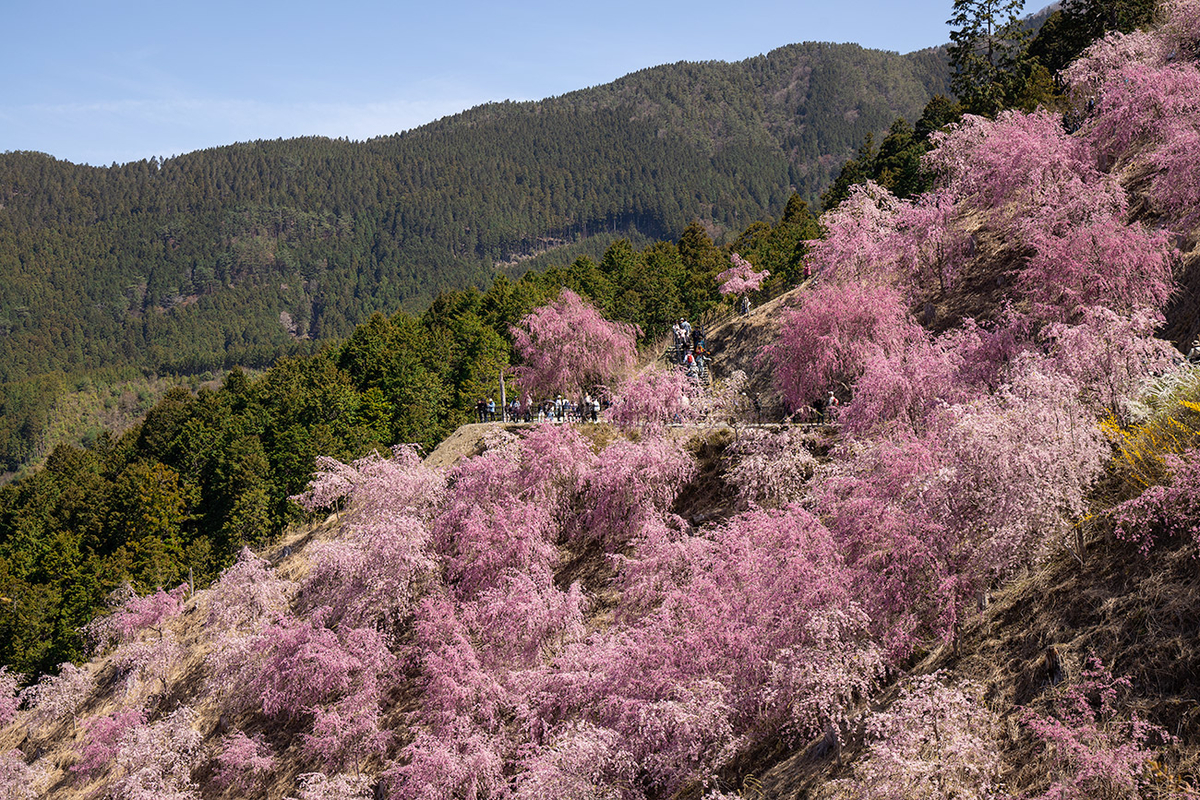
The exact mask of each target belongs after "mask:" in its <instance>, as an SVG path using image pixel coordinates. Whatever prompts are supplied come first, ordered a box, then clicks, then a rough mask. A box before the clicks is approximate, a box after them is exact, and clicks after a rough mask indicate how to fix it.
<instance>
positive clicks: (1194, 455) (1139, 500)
mask: <svg viewBox="0 0 1200 800" xmlns="http://www.w3.org/2000/svg"><path fill="white" fill-rule="evenodd" d="M1163 461H1164V462H1165V464H1166V467H1167V482H1166V483H1165V484H1161V485H1154V486H1149V487H1147V488H1146V489H1145V490H1144V491H1143V492H1142V493H1141V494H1140V495H1138V496H1137V497H1135V498H1133V499H1131V500H1126V501H1125V502H1123V503H1120V504H1118V505H1117V506H1116V507H1115V508H1113V509H1112V510H1111V511H1110V512H1109V513H1110V514H1111V515H1112V518H1113V521H1114V522H1115V529H1116V534H1117V536H1118V537H1119V538H1120V539H1123V540H1125V541H1129V542H1133V543H1135V544H1136V545H1137V546H1138V547H1139V548H1141V550H1142V552H1143V553H1146V552H1149V550H1150V548H1151V547H1152V546H1153V545H1154V543H1155V540H1156V539H1158V538H1160V537H1172V536H1180V535H1184V536H1188V537H1190V538H1191V539H1192V540H1193V541H1196V542H1200V452H1197V451H1196V450H1186V451H1184V452H1183V453H1180V454H1173V453H1172V454H1167V455H1165V456H1163Z"/></svg>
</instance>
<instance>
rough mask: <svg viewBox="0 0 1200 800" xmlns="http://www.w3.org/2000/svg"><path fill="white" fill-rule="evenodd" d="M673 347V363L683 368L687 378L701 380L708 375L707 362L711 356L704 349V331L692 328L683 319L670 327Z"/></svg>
mask: <svg viewBox="0 0 1200 800" xmlns="http://www.w3.org/2000/svg"><path fill="white" fill-rule="evenodd" d="M671 333H672V334H673V335H674V339H675V347H674V349H673V350H672V354H673V356H674V361H675V363H676V364H678V365H680V366H681V367H683V368H684V369H685V370H686V371H687V374H688V377H692V378H703V377H704V376H705V375H707V374H708V362H709V360H710V359H711V358H712V354H711V353H710V352H708V350H707V349H706V348H705V341H704V331H703V329H701V328H695V329H693V328H692V325H691V323H689V322H688V321H687V320H686V319H684V318H683V317H680V318H679V321H678V322H676V323H675V324H674V325H673V326H671Z"/></svg>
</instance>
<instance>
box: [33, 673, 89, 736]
mask: <svg viewBox="0 0 1200 800" xmlns="http://www.w3.org/2000/svg"><path fill="white" fill-rule="evenodd" d="M95 688H96V678H95V676H94V675H93V674H92V672H91V670H89V669H88V668H87V666H86V665H85V666H82V667H77V666H75V665H74V664H71V663H63V664H59V665H58V674H57V675H44V676H42V679H41V680H39V681H38V682H37V683H35V684H33V685H32V686H29V687H27V688H25V689H23V690H22V691H21V695H20V696H21V702H22V704H23V705H24V706H25V707H26V708H28V709H30V710H31V711H32V712H33V714H32V719H33V721H34V722H35V723H36V724H46V723H52V722H58V721H60V720H62V719H64V718H66V717H70V718H71V719H72V721H75V720H76V719H77V716H78V714H79V710H80V708H81V707H82V706H83V704H84V702H85V701H86V700H87V698H88V697H89V696H90V695H91V693H92V691H93V690H94V689H95Z"/></svg>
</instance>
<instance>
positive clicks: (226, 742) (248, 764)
mask: <svg viewBox="0 0 1200 800" xmlns="http://www.w3.org/2000/svg"><path fill="white" fill-rule="evenodd" d="M214 760H215V761H216V763H217V771H216V775H215V776H214V778H213V780H214V781H215V782H216V783H217V785H218V786H231V787H233V788H234V789H236V790H238V791H239V792H246V793H248V792H250V791H252V790H254V789H255V788H256V787H257V786H258V785H259V784H260V783H261V782H262V781H263V780H264V779H265V778H267V777H268V776H270V775H271V774H272V773H273V772H274V771H275V766H276V759H275V756H274V755H273V754H272V753H271V748H270V746H269V745H268V744H267V743H266V742H264V741H263V740H262V737H261V736H255V737H253V738H252V737H250V736H247V735H246V734H244V733H242V732H241V731H235V732H233V733H230V734H226V735H225V736H223V737H222V738H221V744H220V750H219V751H218V752H217V754H216V756H215V758H214Z"/></svg>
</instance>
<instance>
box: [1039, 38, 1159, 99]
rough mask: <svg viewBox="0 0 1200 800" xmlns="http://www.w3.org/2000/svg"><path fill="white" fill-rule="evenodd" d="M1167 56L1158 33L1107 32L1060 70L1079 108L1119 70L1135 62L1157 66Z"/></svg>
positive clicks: (1099, 92) (1094, 95)
mask: <svg viewBox="0 0 1200 800" xmlns="http://www.w3.org/2000/svg"><path fill="white" fill-rule="evenodd" d="M1168 55H1169V44H1168V42H1167V41H1165V39H1164V37H1163V36H1162V35H1161V34H1160V33H1158V32H1150V31H1143V30H1136V31H1131V32H1130V33H1122V32H1120V31H1111V32H1109V33H1108V34H1106V35H1105V36H1104V37H1103V38H1101V39H1097V40H1096V41H1094V42H1092V44H1091V45H1090V46H1089V47H1088V48H1087V49H1086V50H1084V51H1083V53H1082V54H1081V55H1080V56H1079V57H1078V58H1076V59H1075V60H1074V61H1072V62H1071V63H1070V64H1068V65H1067V67H1066V69H1064V70H1063V71H1062V74H1061V77H1062V80H1063V82H1064V83H1065V84H1066V85H1067V86H1068V87H1069V90H1070V92H1071V99H1072V100H1073V101H1074V103H1075V105H1076V106H1077V108H1079V109H1085V107H1086V105H1087V103H1088V102H1089V101H1090V102H1091V103H1092V104H1093V107H1094V104H1095V101H1096V98H1097V97H1098V96H1099V95H1100V94H1101V92H1102V91H1103V89H1104V85H1105V84H1106V83H1107V82H1108V80H1109V79H1110V78H1111V77H1112V75H1113V74H1114V73H1116V72H1117V71H1118V70H1119V69H1121V68H1122V67H1124V66H1125V65H1127V64H1131V63H1137V64H1145V65H1147V66H1153V67H1161V66H1162V65H1163V64H1165V63H1166V60H1167V56H1168Z"/></svg>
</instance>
